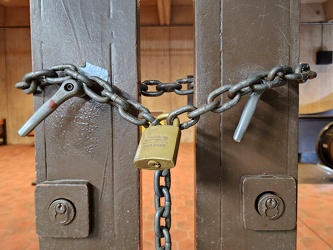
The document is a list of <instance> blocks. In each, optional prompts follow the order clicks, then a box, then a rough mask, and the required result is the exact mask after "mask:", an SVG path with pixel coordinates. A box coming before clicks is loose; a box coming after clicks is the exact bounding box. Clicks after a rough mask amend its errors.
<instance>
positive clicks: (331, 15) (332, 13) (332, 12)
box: [324, 0, 333, 22]
mask: <svg viewBox="0 0 333 250" xmlns="http://www.w3.org/2000/svg"><path fill="white" fill-rule="evenodd" d="M324 9H325V16H326V22H330V21H332V20H333V1H332V0H330V1H327V2H326V3H324Z"/></svg>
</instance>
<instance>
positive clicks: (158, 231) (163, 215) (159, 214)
mask: <svg viewBox="0 0 333 250" xmlns="http://www.w3.org/2000/svg"><path fill="white" fill-rule="evenodd" d="M161 178H164V185H161ZM170 188H171V173H170V169H167V170H157V171H155V174H154V192H155V210H156V213H155V218H154V231H155V248H156V249H158V250H160V249H163V250H164V249H165V250H170V249H171V235H170V228H171V195H170ZM161 198H164V205H162V206H161ZM161 219H164V225H161ZM162 238H165V240H164V246H162V244H161V239H162Z"/></svg>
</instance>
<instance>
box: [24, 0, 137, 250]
mask: <svg viewBox="0 0 333 250" xmlns="http://www.w3.org/2000/svg"><path fill="white" fill-rule="evenodd" d="M30 5H31V29H32V47H33V48H32V49H33V68H34V69H35V70H37V69H42V68H47V67H50V66H53V65H56V64H62V63H71V64H74V65H77V66H80V65H81V66H82V65H83V63H84V62H89V63H92V64H94V65H98V66H100V67H103V68H106V69H107V70H108V71H109V72H110V80H111V82H112V84H113V85H114V86H116V87H117V88H119V89H121V91H122V93H121V95H123V96H126V97H128V98H129V99H134V100H135V99H136V98H137V94H138V93H137V87H136V86H137V82H138V59H137V47H138V46H137V45H138V44H137V43H138V37H137V4H136V1H135V0H125V1H117V0H100V1H66V0H64V1H53V0H43V1H38V0H31V1H30ZM56 89H57V87H51V86H50V87H47V90H46V92H44V94H37V95H36V96H35V107H36V108H38V107H39V106H40V105H41V104H42V103H43V102H44V101H45V100H48V99H49V98H50V97H51V96H52V94H54V93H55V91H56ZM137 138H138V128H137V126H135V125H132V124H130V123H128V122H126V121H124V120H123V119H122V118H121V117H120V116H119V114H118V112H117V111H116V109H114V108H111V106H110V105H108V104H100V103H98V102H95V101H91V100H90V101H88V100H85V99H82V98H72V99H71V100H69V101H67V102H66V103H64V104H63V105H62V106H60V107H59V108H58V109H57V110H56V111H55V112H54V113H53V114H52V115H51V116H50V117H48V118H47V119H46V120H45V122H43V123H42V124H41V125H40V126H38V127H37V128H36V151H37V153H36V159H37V187H36V215H37V220H36V223H37V233H38V235H39V238H40V249H89V250H90V249H138V248H139V245H140V233H139V215H140V212H139V193H140V192H139V174H138V171H137V170H136V169H135V168H134V167H133V163H132V160H133V158H132V157H133V156H134V153H135V150H136V145H137ZM63 200H65V201H66V202H69V203H62V205H61V206H66V208H67V211H69V212H73V213H74V214H75V217H74V219H73V221H72V222H71V223H69V224H68V225H57V223H55V222H54V221H53V220H60V221H61V220H62V218H61V217H58V219H57V218H56V219H54V218H53V219H50V218H51V217H52V216H53V217H54V216H55V214H54V211H53V212H52V211H51V210H52V209H54V207H55V206H57V204H59V202H62V201H63ZM53 201H56V202H55V203H53V205H52V206H50V203H52V202H53ZM72 206H73V207H72ZM58 208H59V207H58Z"/></svg>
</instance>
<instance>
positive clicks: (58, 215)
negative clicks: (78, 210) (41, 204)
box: [49, 199, 75, 226]
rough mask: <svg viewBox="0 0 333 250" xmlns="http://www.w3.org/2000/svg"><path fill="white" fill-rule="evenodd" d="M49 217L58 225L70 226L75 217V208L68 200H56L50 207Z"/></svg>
mask: <svg viewBox="0 0 333 250" xmlns="http://www.w3.org/2000/svg"><path fill="white" fill-rule="evenodd" d="M49 217H50V220H51V221H53V222H54V223H56V224H58V225H62V226H64V225H68V224H69V223H71V222H72V221H73V219H74V217H75V207H74V205H73V204H72V203H71V202H70V201H68V200H66V199H58V200H55V201H53V202H52V203H51V204H50V206H49Z"/></svg>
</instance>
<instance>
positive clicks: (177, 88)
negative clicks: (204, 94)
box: [140, 77, 194, 97]
mask: <svg viewBox="0 0 333 250" xmlns="http://www.w3.org/2000/svg"><path fill="white" fill-rule="evenodd" d="M183 85H187V86H188V89H182V88H183ZM140 86H141V94H142V95H143V96H150V97H156V96H161V95H163V94H164V93H165V92H175V93H176V94H178V95H191V94H193V88H194V80H193V78H192V77H188V78H181V79H178V80H177V81H175V82H172V83H162V82H161V81H159V80H146V81H143V82H142V83H141V85H140ZM149 86H156V87H155V89H156V91H148V88H149Z"/></svg>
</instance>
